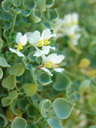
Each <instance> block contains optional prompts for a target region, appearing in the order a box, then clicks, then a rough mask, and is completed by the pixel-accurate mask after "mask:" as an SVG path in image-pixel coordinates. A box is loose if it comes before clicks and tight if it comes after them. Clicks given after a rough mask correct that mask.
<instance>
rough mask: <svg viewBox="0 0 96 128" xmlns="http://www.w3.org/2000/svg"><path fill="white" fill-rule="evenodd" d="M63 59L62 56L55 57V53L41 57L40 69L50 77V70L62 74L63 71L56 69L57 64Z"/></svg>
mask: <svg viewBox="0 0 96 128" xmlns="http://www.w3.org/2000/svg"><path fill="white" fill-rule="evenodd" d="M63 59H64V56H63V55H57V54H56V53H53V54H50V55H49V56H47V57H46V56H43V64H44V67H42V68H41V69H42V70H44V71H46V72H48V74H49V75H51V76H52V74H51V72H50V70H48V69H50V68H53V69H54V70H55V71H56V72H62V71H63V70H64V69H62V68H58V65H59V63H61V61H62V60H63Z"/></svg>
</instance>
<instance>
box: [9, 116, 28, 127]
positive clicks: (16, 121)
mask: <svg viewBox="0 0 96 128" xmlns="http://www.w3.org/2000/svg"><path fill="white" fill-rule="evenodd" d="M26 127H27V122H26V120H25V119H24V118H21V117H16V118H15V119H14V120H13V122H12V124H11V128H26Z"/></svg>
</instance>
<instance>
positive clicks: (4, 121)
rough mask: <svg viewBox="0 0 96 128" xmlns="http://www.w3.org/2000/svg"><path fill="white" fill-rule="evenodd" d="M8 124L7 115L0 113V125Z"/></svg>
mask: <svg viewBox="0 0 96 128" xmlns="http://www.w3.org/2000/svg"><path fill="white" fill-rule="evenodd" d="M1 121H2V122H1ZM7 124H8V121H7V119H6V117H5V116H4V115H3V114H0V127H6V126H7Z"/></svg>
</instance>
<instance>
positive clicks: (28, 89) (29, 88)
mask: <svg viewBox="0 0 96 128" xmlns="http://www.w3.org/2000/svg"><path fill="white" fill-rule="evenodd" d="M23 89H24V91H25V93H26V95H27V96H33V95H34V94H35V93H36V91H37V85H35V84H31V83H28V84H24V85H23Z"/></svg>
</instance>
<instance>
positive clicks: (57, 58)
mask: <svg viewBox="0 0 96 128" xmlns="http://www.w3.org/2000/svg"><path fill="white" fill-rule="evenodd" d="M63 59H64V56H63V55H57V54H56V53H53V54H50V55H49V56H48V57H47V58H46V60H45V61H48V62H51V63H53V64H59V63H61V61H62V60H63Z"/></svg>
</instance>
